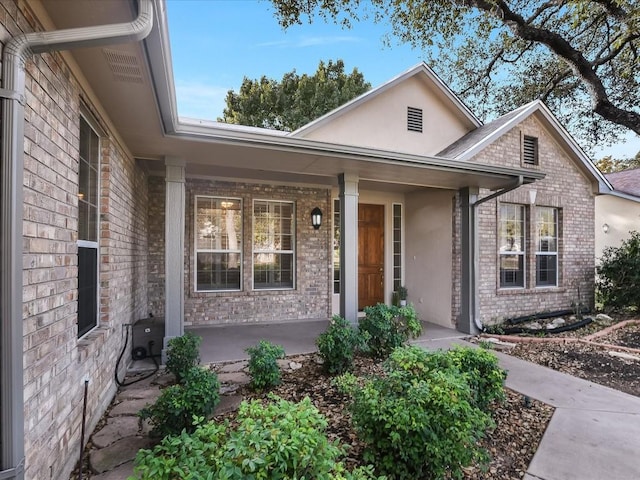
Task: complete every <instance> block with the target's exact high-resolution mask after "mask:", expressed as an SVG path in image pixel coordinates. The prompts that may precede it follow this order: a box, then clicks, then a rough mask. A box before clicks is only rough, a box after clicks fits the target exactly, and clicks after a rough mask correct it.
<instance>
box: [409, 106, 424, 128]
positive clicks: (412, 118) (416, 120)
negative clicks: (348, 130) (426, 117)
mask: <svg viewBox="0 0 640 480" xmlns="http://www.w3.org/2000/svg"><path fill="white" fill-rule="evenodd" d="M407 130H409V131H410V132H420V133H422V109H421V108H415V107H407Z"/></svg>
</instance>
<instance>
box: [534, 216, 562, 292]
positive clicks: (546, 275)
mask: <svg viewBox="0 0 640 480" xmlns="http://www.w3.org/2000/svg"><path fill="white" fill-rule="evenodd" d="M536 240H537V242H536V286H537V287H549V286H556V285H557V284H558V209H557V208H552V207H537V208H536Z"/></svg>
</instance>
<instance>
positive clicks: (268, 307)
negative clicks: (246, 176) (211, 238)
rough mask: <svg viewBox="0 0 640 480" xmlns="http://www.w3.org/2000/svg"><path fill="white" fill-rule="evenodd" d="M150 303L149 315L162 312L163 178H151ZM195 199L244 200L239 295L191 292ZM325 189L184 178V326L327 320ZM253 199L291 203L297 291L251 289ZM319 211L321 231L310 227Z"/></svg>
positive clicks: (328, 195) (328, 274)
mask: <svg viewBox="0 0 640 480" xmlns="http://www.w3.org/2000/svg"><path fill="white" fill-rule="evenodd" d="M149 192H150V208H149V233H150V240H149V249H150V252H149V300H150V306H151V310H153V312H154V314H158V313H159V314H161V312H162V311H163V309H164V255H163V253H162V252H163V250H164V204H165V198H164V195H165V193H164V192H165V189H164V179H163V178H158V177H150V179H149ZM196 195H211V196H222V197H224V196H229V197H234V198H242V201H243V251H242V253H243V280H242V281H243V286H242V287H243V288H242V291H239V292H220V293H215V292H196V291H195V285H194V271H193V269H194V265H195V258H194V227H193V222H194V213H193V212H194V206H195V196H196ZM330 198H331V192H330V190H325V189H314V188H303V187H293V186H274V185H254V184H245V183H230V182H220V181H207V180H200V179H188V180H187V184H186V209H187V212H186V220H185V290H186V291H185V325H215V324H225V323H246V322H270V323H273V322H282V321H288V320H304V319H318V318H329V317H330V315H331V296H330V293H329V292H330V291H331V290H330V287H331V272H332V270H331V262H330V259H331V257H330V248H331V238H330V235H331V229H330V228H328V227H327V225H329V222H330V218H329V217H330V212H331V209H330ZM254 199H260V200H284V201H293V202H295V210H296V288H295V289H293V290H275V291H254V290H252V265H251V261H252V252H251V232H252V224H251V219H252V208H253V207H252V205H253V200H254ZM316 206H318V207H320V209H321V210H322V211H323V213H324V220H323V226H322V228H320V229H319V230H314V229H313V228H312V227H311V220H310V212H311V210H312V209H313V208H314V207H316Z"/></svg>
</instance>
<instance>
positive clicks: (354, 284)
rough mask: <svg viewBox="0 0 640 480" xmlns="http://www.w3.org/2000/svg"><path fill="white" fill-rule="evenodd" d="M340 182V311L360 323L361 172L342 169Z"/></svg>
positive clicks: (350, 319)
mask: <svg viewBox="0 0 640 480" xmlns="http://www.w3.org/2000/svg"><path fill="white" fill-rule="evenodd" d="M339 183H340V283H341V288H340V315H341V316H342V317H344V318H345V319H346V320H349V322H351V323H352V324H353V325H354V326H355V325H357V324H358V176H357V175H353V174H348V173H343V174H341V175H340V176H339Z"/></svg>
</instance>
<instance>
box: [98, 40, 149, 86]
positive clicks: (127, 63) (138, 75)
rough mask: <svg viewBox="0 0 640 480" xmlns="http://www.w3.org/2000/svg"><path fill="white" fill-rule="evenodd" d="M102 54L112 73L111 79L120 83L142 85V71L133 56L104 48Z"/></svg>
mask: <svg viewBox="0 0 640 480" xmlns="http://www.w3.org/2000/svg"><path fill="white" fill-rule="evenodd" d="M102 53H103V54H104V57H105V58H106V60H107V64H108V65H109V68H110V69H111V72H112V73H113V78H115V79H116V80H118V81H120V82H128V83H144V79H143V77H142V69H141V68H140V64H139V63H138V58H137V57H136V56H135V55H132V54H130V53H127V52H123V51H120V50H108V49H106V48H105V49H103V50H102Z"/></svg>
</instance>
